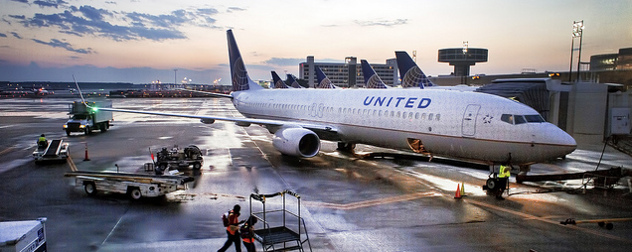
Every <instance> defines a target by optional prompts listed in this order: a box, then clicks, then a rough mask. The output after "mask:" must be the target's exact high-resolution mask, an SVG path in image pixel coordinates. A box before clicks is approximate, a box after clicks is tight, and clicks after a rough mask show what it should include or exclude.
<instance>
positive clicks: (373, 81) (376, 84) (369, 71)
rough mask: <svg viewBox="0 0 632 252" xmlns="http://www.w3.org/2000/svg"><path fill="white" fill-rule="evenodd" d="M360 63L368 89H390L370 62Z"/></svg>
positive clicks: (362, 61)
mask: <svg viewBox="0 0 632 252" xmlns="http://www.w3.org/2000/svg"><path fill="white" fill-rule="evenodd" d="M360 63H361V64H362V75H364V84H365V85H366V88H378V89H380V88H382V89H384V88H388V87H387V86H386V84H384V81H382V79H381V78H380V76H378V75H377V73H376V72H375V70H373V68H372V67H371V65H369V62H367V61H366V60H361V61H360Z"/></svg>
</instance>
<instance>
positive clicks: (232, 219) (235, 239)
mask: <svg viewBox="0 0 632 252" xmlns="http://www.w3.org/2000/svg"><path fill="white" fill-rule="evenodd" d="M239 211H241V206H239V205H235V206H234V207H233V210H230V211H228V213H226V214H224V215H223V216H222V221H223V222H224V226H225V227H226V234H228V239H227V240H226V242H225V243H224V246H223V247H222V248H220V249H219V250H218V252H224V251H226V250H227V249H228V248H229V247H230V245H232V244H233V243H235V251H237V252H241V242H239V225H240V224H242V223H244V221H241V222H240V221H239V220H238V218H239V214H240V213H239Z"/></svg>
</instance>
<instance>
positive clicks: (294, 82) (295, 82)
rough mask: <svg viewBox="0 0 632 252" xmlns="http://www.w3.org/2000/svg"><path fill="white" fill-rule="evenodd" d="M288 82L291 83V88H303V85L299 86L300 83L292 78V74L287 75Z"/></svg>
mask: <svg viewBox="0 0 632 252" xmlns="http://www.w3.org/2000/svg"><path fill="white" fill-rule="evenodd" d="M287 82H288V83H290V87H293V88H303V87H301V85H299V84H298V81H296V79H294V76H292V75H291V74H287Z"/></svg>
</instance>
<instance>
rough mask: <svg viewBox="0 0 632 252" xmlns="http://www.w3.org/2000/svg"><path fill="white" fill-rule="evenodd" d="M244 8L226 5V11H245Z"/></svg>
mask: <svg viewBox="0 0 632 252" xmlns="http://www.w3.org/2000/svg"><path fill="white" fill-rule="evenodd" d="M245 10H246V9H243V8H239V7H228V10H226V12H229V13H230V12H237V11H245Z"/></svg>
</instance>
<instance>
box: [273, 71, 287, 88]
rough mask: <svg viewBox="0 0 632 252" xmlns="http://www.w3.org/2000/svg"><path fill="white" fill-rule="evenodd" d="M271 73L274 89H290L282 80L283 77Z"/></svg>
mask: <svg viewBox="0 0 632 252" xmlns="http://www.w3.org/2000/svg"><path fill="white" fill-rule="evenodd" d="M270 73H271V74H272V82H274V85H273V87H274V88H288V86H287V85H285V83H284V82H283V80H281V77H279V75H278V74H277V73H276V72H275V71H271V72H270Z"/></svg>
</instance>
